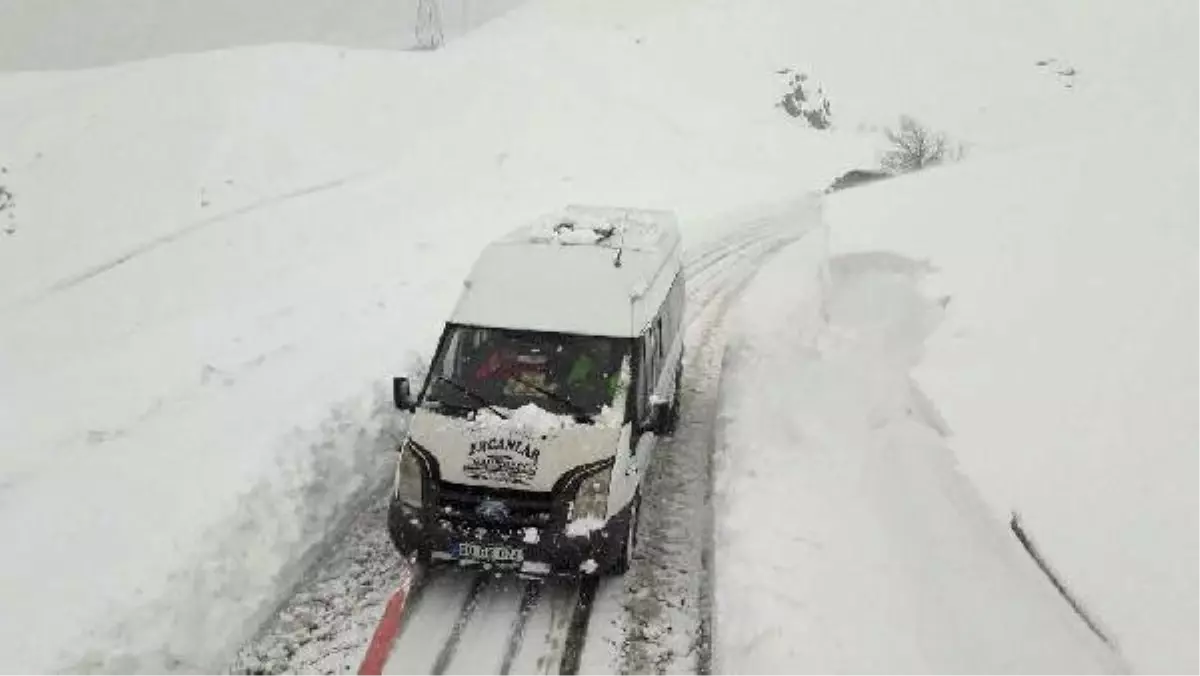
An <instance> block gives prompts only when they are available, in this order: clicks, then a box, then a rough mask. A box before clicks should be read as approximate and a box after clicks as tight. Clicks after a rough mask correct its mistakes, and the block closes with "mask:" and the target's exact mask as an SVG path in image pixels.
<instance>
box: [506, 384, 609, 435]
mask: <svg viewBox="0 0 1200 676" xmlns="http://www.w3.org/2000/svg"><path fill="white" fill-rule="evenodd" d="M517 380H518V381H519V382H520V383H521V384H522V385H524V386H525V387H529V388H532V389H534V390H537V391H538V392H541V393H542V394H544V395H546V396H547V397H550V398H551V399H553V400H554V401H557V402H558V403H560V404H562V405H563V406H566V407H567V408H569V409H571V410H572V411H574V412H575V420H576V421H577V422H578V421H582V422H586V423H588V424H589V425H595V424H596V420H595V419H594V418H592V415H591V414H590V413H588V412H587V410H586V409H584V408H583V407H582V406H580V405H579V404H576V403H575V402H573V401H571V400H570V399H568V398H566V397H564V396H563V395H561V394H558V393H557V392H555V391H553V390H548V389H546V388H544V387H542V386H541V385H538V384H536V383H531V382H529V381H528V380H525V379H524V378H517Z"/></svg>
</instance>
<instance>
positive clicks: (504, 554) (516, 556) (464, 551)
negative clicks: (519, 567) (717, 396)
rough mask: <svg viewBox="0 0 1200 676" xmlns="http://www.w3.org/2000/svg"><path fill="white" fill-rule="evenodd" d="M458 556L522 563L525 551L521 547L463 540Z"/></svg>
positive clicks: (479, 559)
mask: <svg viewBox="0 0 1200 676" xmlns="http://www.w3.org/2000/svg"><path fill="white" fill-rule="evenodd" d="M458 558H460V559H474V560H475V561H494V562H497V563H520V562H522V561H524V560H525V551H524V550H522V549H521V548H520V547H499V546H490V545H477V544H474V543H472V542H463V543H461V544H459V545H458Z"/></svg>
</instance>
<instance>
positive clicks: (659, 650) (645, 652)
mask: <svg viewBox="0 0 1200 676" xmlns="http://www.w3.org/2000/svg"><path fill="white" fill-rule="evenodd" d="M818 208H819V207H818V203H817V201H816V200H809V201H805V202H803V203H800V204H793V205H790V206H788V207H786V208H782V209H779V210H774V211H763V212H759V213H756V214H753V215H748V216H745V217H741V218H731V219H728V220H726V221H725V223H724V224H723V227H721V228H719V229H717V230H716V233H715V235H713V236H710V237H709V238H707V239H704V240H702V241H700V242H699V243H697V244H695V245H692V246H690V247H689V248H688V251H687V257H686V261H685V274H686V275H687V285H688V289H687V292H688V311H689V315H688V317H687V319H686V320H685V321H686V335H685V358H684V379H683V383H682V388H683V405H682V409H683V417H682V419H681V421H680V426H679V429H678V431H677V433H676V435H675V437H674V438H671V439H664V440H663V441H661V442H660V444H659V448H658V451H657V452H656V457H655V461H654V464H653V465H652V467H651V469H650V473H649V475H648V477H647V483H646V486H645V488H644V494H643V508H642V519H641V522H640V524H639V531H638V536H639V545H638V550H637V554H636V556H635V561H634V564H633V567H632V569H631V571H630V572H629V574H627V575H626V576H625V577H624V578H621V579H602V580H600V581H599V583H598V584H593V585H591V586H590V588H589V586H588V583H586V582H585V583H583V586H582V587H581V586H580V584H577V583H572V582H568V581H561V580H550V581H546V582H540V581H527V580H519V579H516V578H496V577H493V576H491V575H488V574H480V573H478V572H474V571H469V570H438V571H434V572H433V573H432V574H431V575H430V576H429V578H428V579H427V580H423V581H421V583H420V584H418V585H415V587H416V588H415V589H414V590H412V591H410V593H409V602H408V604H407V607H406V610H405V616H404V620H403V627H402V630H401V633H400V636H399V637H398V639H397V641H396V643H395V645H394V646H393V649H392V652H391V655H390V658H389V659H388V660H387V663H386V665H385V668H384V671H385V673H431V672H432V673H459V672H494V673H508V672H510V671H514V672H518V673H558V672H559V671H560V670H561V669H563V668H564V667H566V668H567V669H568V670H574V669H576V668H577V669H578V670H579V671H581V672H585V673H586V672H592V671H600V672H611V671H614V670H621V671H636V672H645V671H664V670H672V671H678V670H683V671H696V670H707V668H708V666H709V665H710V664H711V658H712V654H711V652H712V651H711V645H710V640H709V631H708V630H709V627H710V626H711V623H710V621H709V617H708V608H709V598H710V589H711V584H710V579H709V575H708V571H709V561H710V556H711V551H712V548H711V542H712V513H711V494H712V477H711V467H712V448H713V428H712V424H713V419H714V416H715V412H716V404H717V388H718V384H719V380H720V362H721V355H722V353H723V350H724V341H723V332H722V331H721V321H722V319H723V318H724V315H725V312H726V309H727V308H728V306H729V304H730V300H731V299H732V298H734V297H735V296H736V294H737V293H738V291H739V290H740V289H741V288H742V287H743V286H744V284H745V283H746V282H747V281H748V280H749V279H750V278H752V277H753V275H754V273H755V272H756V271H757V270H758V269H759V268H760V267H761V266H762V265H763V264H764V263H765V261H766V260H767V259H768V258H769V257H770V256H771V255H773V254H774V253H775V252H777V251H778V250H779V249H780V248H782V247H783V246H785V245H786V244H787V243H789V242H791V241H794V240H796V239H797V238H798V237H801V236H802V235H803V234H804V232H806V231H807V230H808V229H809V228H811V227H812V226H813V225H815V224H816V223H818V222H819V216H818V211H817V210H818ZM685 234H686V233H685ZM386 511H387V495H386V490H384V491H381V492H380V495H378V496H377V497H375V498H373V499H372V502H371V504H370V507H369V508H368V509H367V510H366V511H364V512H363V514H362V515H360V516H359V517H358V518H357V519H355V521H354V522H353V523H352V524H351V526H350V527H349V529H348V531H347V532H345V533H340V534H338V536H337V537H335V538H331V540H330V542H329V544H328V550H329V552H330V554H329V555H328V556H327V557H326V558H325V559H324V560H323V561H322V562H321V563H319V564H317V565H316V566H315V569H314V570H313V571H311V572H310V573H309V575H308V576H306V580H305V582H303V583H302V584H301V585H300V588H299V589H298V590H297V591H296V592H295V594H294V595H293V596H292V597H291V598H289V599H287V600H286V601H285V602H284V603H283V604H282V605H281V607H280V609H279V611H278V612H277V613H276V614H275V616H274V617H273V618H272V619H271V620H270V621H269V622H268V623H267V624H266V626H265V627H264V628H263V630H262V631H261V632H260V634H259V636H258V637H257V638H256V639H255V640H253V641H251V642H250V643H249V644H248V645H246V646H245V647H244V648H243V649H242V651H241V652H240V653H239V655H238V656H237V659H236V661H235V663H234V664H233V665H232V667H231V670H232V671H233V672H235V673H279V672H314V671H315V672H326V673H346V672H351V671H356V670H357V668H358V666H359V663H360V661H361V660H362V657H363V653H364V651H365V649H366V646H367V644H368V642H369V640H370V637H371V633H372V631H373V630H374V627H375V623H376V622H377V621H378V619H379V617H380V615H381V613H382V611H383V607H384V604H385V603H386V601H387V598H388V595H389V594H390V592H391V591H392V590H393V589H395V588H397V587H399V586H401V585H409V584H412V582H413V580H412V576H411V573H410V571H409V570H408V569H407V567H406V566H405V565H404V564H403V563H401V562H400V560H399V558H398V557H397V555H396V553H395V551H394V550H393V549H392V546H391V543H390V542H389V541H388V537H387V533H386V528H385V525H384V524H385V517H386ZM581 593H582V594H583V595H584V596H585V600H586V601H589V602H588V603H586V604H585V605H584V606H583V607H581V608H580V607H578V606H579V600H580V596H581ZM593 594H594V599H591V598H587V597H591V596H592V595H593Z"/></svg>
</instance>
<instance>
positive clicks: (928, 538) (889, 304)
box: [714, 233, 1122, 673]
mask: <svg viewBox="0 0 1200 676" xmlns="http://www.w3.org/2000/svg"><path fill="white" fill-rule="evenodd" d="M825 245H826V243H825V241H824V237H822V236H820V233H817V234H816V235H809V236H807V237H805V238H804V239H802V240H801V241H800V242H799V243H798V244H796V245H793V246H792V247H791V248H789V249H788V250H787V251H785V252H784V253H783V254H781V255H780V257H779V258H778V259H776V260H774V261H772V262H771V263H769V264H768V265H767V267H766V268H765V269H764V270H763V272H762V273H760V275H759V276H758V278H757V279H756V280H755V282H754V283H753V284H752V285H751V286H750V288H749V289H748V290H747V292H746V294H745V295H744V297H743V298H742V301H741V303H740V305H739V308H738V312H737V313H736V315H735V316H734V317H733V318H732V321H733V322H734V324H735V325H736V326H737V327H738V328H737V329H736V330H735V333H734V335H733V336H732V338H731V343H730V347H729V350H728V352H727V353H726V358H725V372H724V376H723V382H722V393H721V394H722V400H723V405H722V409H721V414H720V418H719V419H718V432H717V443H718V448H717V453H718V455H717V458H718V474H717V481H716V498H715V501H716V510H717V512H716V513H717V547H716V553H715V557H714V558H715V566H716V571H717V585H716V598H715V603H716V621H715V623H716V627H715V631H714V633H715V636H716V641H717V650H716V655H717V662H718V670H719V671H721V672H729V673H795V672H800V673H1078V672H1085V673H1109V672H1114V671H1120V670H1121V668H1122V665H1121V663H1120V661H1119V659H1117V658H1116V657H1115V656H1114V655H1113V654H1112V653H1111V652H1110V651H1109V650H1108V649H1107V647H1106V646H1105V645H1104V644H1103V643H1102V642H1101V641H1100V640H1099V639H1098V638H1096V637H1095V636H1094V635H1092V634H1090V633H1089V632H1088V629H1087V628H1086V626H1085V625H1084V624H1083V623H1082V622H1080V621H1079V620H1078V619H1077V618H1076V617H1075V616H1074V615H1073V614H1072V612H1071V610H1070V608H1069V607H1068V606H1067V605H1066V604H1065V603H1063V602H1062V600H1061V599H1060V598H1059V597H1058V595H1057V592H1056V591H1055V590H1054V588H1053V587H1052V586H1051V584H1050V583H1049V582H1048V581H1047V580H1046V579H1045V578H1044V577H1042V575H1041V573H1040V572H1039V571H1038V569H1037V567H1036V566H1035V565H1034V563H1033V562H1032V561H1031V560H1030V559H1029V558H1028V557H1027V556H1026V555H1025V553H1024V552H1023V551H1022V550H1021V548H1020V546H1019V545H1018V544H1017V542H1016V540H1014V539H1012V538H1011V537H1009V536H1008V534H1007V531H1006V529H1005V527H1004V522H1003V521H1001V520H999V519H996V518H995V517H994V516H993V515H992V514H990V513H989V511H988V509H987V508H986V506H985V505H984V503H983V502H982V501H981V500H980V499H979V497H978V495H977V494H976V492H975V491H974V489H973V487H972V486H971V484H970V482H969V481H967V480H965V478H964V477H963V476H962V475H961V474H960V473H959V472H958V470H957V467H956V463H955V456H954V453H953V452H952V450H951V449H950V448H948V447H947V445H946V441H945V440H944V439H943V438H941V436H940V435H939V434H938V432H937V430H936V426H935V424H934V423H933V420H932V419H931V418H930V417H929V411H927V410H926V409H925V405H924V401H923V399H922V398H921V396H920V394H919V392H917V391H915V390H914V389H913V387H912V386H911V383H910V380H909V377H908V373H907V372H908V369H909V368H910V367H911V366H912V364H913V363H914V362H915V361H916V360H917V359H918V358H919V357H920V354H921V343H922V340H923V339H924V337H925V335H926V334H927V333H928V332H929V331H930V330H931V329H932V328H933V327H934V326H936V325H937V322H938V320H939V317H940V315H941V313H942V307H941V305H940V304H939V303H937V302H935V301H933V300H931V299H927V298H925V297H924V296H922V295H921V293H920V290H919V289H918V286H917V283H918V282H919V280H920V278H921V276H922V274H923V272H924V269H923V266H921V265H920V264H919V263H917V262H915V261H912V260H910V259H906V258H903V257H901V256H895V255H890V254H862V255H851V256H845V257H840V258H834V259H833V260H832V261H827V259H826V254H827V249H826V246H825Z"/></svg>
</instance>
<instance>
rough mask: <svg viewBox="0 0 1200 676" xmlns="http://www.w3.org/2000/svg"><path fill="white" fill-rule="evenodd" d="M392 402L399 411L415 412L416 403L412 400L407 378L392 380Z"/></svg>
mask: <svg viewBox="0 0 1200 676" xmlns="http://www.w3.org/2000/svg"><path fill="white" fill-rule="evenodd" d="M392 401H394V402H396V408H398V409H400V410H401V411H415V410H417V402H416V401H414V400H413V396H412V387H411V386H410V385H409V384H408V378H392Z"/></svg>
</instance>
